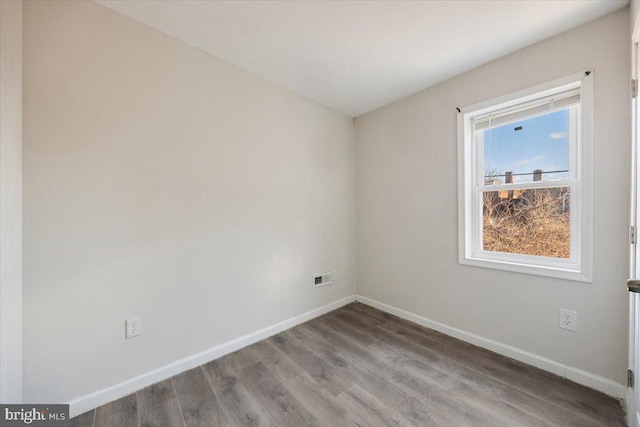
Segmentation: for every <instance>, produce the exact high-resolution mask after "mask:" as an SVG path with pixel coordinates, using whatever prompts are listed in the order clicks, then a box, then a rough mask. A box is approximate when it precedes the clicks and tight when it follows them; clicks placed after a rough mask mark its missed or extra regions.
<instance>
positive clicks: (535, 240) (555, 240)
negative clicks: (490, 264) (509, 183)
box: [482, 187, 571, 258]
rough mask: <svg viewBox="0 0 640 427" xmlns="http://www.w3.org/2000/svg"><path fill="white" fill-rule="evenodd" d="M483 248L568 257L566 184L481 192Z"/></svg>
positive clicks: (569, 238)
mask: <svg viewBox="0 0 640 427" xmlns="http://www.w3.org/2000/svg"><path fill="white" fill-rule="evenodd" d="M482 203H483V212H482V213H483V215H482V248H483V249H484V250H485V251H491V252H506V253H511V254H523V255H539V256H547V257H554V258H569V257H570V255H571V254H570V250H571V232H570V229H571V226H570V194H569V187H552V188H539V189H528V190H523V189H513V190H504V191H485V192H483V193H482Z"/></svg>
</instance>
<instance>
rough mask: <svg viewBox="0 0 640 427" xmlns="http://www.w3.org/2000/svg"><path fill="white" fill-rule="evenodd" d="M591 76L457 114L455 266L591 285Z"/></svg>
mask: <svg viewBox="0 0 640 427" xmlns="http://www.w3.org/2000/svg"><path fill="white" fill-rule="evenodd" d="M592 99H593V73H592V72H585V73H579V74H576V75H573V76H568V77H565V78H562V79H559V80H556V81H553V82H549V83H546V84H543V85H539V86H536V87H533V88H529V89H525V90H523V91H519V92H516V93H513V94H510V95H506V96H503V97H500V98H498V99H494V100H491V101H487V102H483V103H480V104H477V105H473V106H470V107H466V108H462V109H460V112H459V114H458V157H459V158H458V176H459V189H458V191H459V261H460V263H462V264H468V265H474V266H480V267H488V268H496V269H502V270H509V271H517V272H522V273H528V274H537V275H543V276H551V277H559V278H564V279H571V280H579V281H591V273H592V272H591V260H592V248H591V246H592V238H593V237H592V235H593V231H592V203H591V193H592V178H591V177H592V148H591V145H592V144H591V139H592V131H591V126H592V104H593V101H592Z"/></svg>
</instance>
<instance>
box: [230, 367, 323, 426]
mask: <svg viewBox="0 0 640 427" xmlns="http://www.w3.org/2000/svg"><path fill="white" fill-rule="evenodd" d="M240 376H241V377H242V379H243V380H244V382H245V383H246V384H247V385H248V386H249V388H250V389H251V390H252V391H253V393H254V394H255V395H256V397H257V398H258V399H259V400H260V402H261V403H262V405H263V406H264V407H265V408H266V409H267V411H269V414H271V417H272V418H273V419H274V420H275V421H276V423H277V424H278V425H279V426H294V427H295V426H316V425H318V426H319V425H320V424H319V423H318V421H317V420H316V418H315V417H314V416H313V415H312V414H311V413H310V412H309V411H308V410H307V409H306V408H305V407H304V405H302V404H301V403H300V402H299V401H298V399H296V398H295V397H294V396H293V394H291V392H289V390H288V389H287V388H286V387H285V386H284V385H283V384H282V383H281V382H280V381H278V379H277V378H276V377H275V376H274V375H273V374H272V373H271V372H270V371H269V370H268V369H267V367H266V366H265V365H264V364H263V363H262V362H260V363H256V364H255V365H251V366H249V367H247V368H244V369H243V370H242V371H240Z"/></svg>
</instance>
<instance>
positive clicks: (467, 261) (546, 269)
mask: <svg viewBox="0 0 640 427" xmlns="http://www.w3.org/2000/svg"><path fill="white" fill-rule="evenodd" d="M459 262H460V264H462V265H470V266H474V267H484V268H491V269H494V270H503V271H511V272H515V273H522V274H530V275H534V276H544V277H553V278H556V279H564V280H572V281H576V282H586V283H591V282H593V279H592V277H591V275H590V274H585V272H583V271H581V270H579V269H577V268H576V269H571V268H568V267H553V266H542V265H532V264H522V263H518V262H511V261H504V260H495V259H486V258H471V257H461V258H460V260H459Z"/></svg>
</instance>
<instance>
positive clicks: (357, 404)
mask: <svg viewBox="0 0 640 427" xmlns="http://www.w3.org/2000/svg"><path fill="white" fill-rule="evenodd" d="M339 397H340V400H341V402H342V404H343V406H344V407H346V408H347V409H348V410H349V411H350V412H353V413H354V414H357V415H359V416H360V417H361V418H362V419H363V420H364V424H363V425H366V426H380V427H383V426H399V427H400V426H402V427H404V426H411V425H413V424H411V423H410V422H409V421H407V420H406V419H405V418H404V417H403V416H402V415H400V414H399V413H398V411H396V410H395V409H393V408H390V407H389V406H387V405H385V404H384V403H382V402H381V401H380V400H378V399H377V398H376V397H375V396H374V395H372V394H371V393H369V392H368V391H367V390H365V389H363V388H362V387H360V386H359V385H358V384H356V385H354V386H353V387H351V388H350V389H349V390H347V391H345V392H344V393H342V394H341V395H340V396H339Z"/></svg>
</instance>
